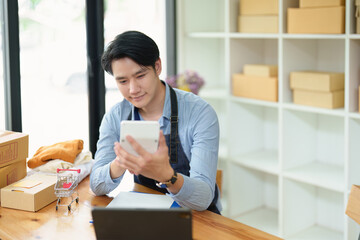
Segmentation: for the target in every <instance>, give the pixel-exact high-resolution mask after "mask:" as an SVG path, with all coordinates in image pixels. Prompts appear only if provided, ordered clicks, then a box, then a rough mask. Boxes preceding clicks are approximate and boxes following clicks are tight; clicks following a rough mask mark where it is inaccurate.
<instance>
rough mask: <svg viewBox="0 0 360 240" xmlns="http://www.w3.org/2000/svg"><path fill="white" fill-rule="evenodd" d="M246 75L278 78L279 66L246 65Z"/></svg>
mask: <svg viewBox="0 0 360 240" xmlns="http://www.w3.org/2000/svg"><path fill="white" fill-rule="evenodd" d="M244 74H245V75H249V76H260V77H277V76H278V67H277V65H262V64H245V65H244Z"/></svg>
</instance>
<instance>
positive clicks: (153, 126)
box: [120, 121, 160, 156]
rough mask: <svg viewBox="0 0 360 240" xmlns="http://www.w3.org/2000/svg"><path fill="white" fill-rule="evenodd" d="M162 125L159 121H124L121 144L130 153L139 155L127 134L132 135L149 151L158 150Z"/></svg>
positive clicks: (122, 123) (121, 130)
mask: <svg viewBox="0 0 360 240" xmlns="http://www.w3.org/2000/svg"><path fill="white" fill-rule="evenodd" d="M159 132H160V125H159V123H158V122H157V121H122V122H121V129H120V145H121V147H122V148H124V149H125V150H126V151H127V152H128V153H130V154H133V155H135V156H138V154H137V153H136V152H135V150H134V149H133V148H132V146H131V144H130V143H129V142H128V141H127V140H126V138H125V137H126V136H128V135H130V136H132V137H133V138H134V139H135V140H136V141H137V142H138V143H139V144H140V145H141V146H142V147H143V148H144V149H145V150H146V151H148V152H149V153H154V152H156V150H157V148H158V143H159Z"/></svg>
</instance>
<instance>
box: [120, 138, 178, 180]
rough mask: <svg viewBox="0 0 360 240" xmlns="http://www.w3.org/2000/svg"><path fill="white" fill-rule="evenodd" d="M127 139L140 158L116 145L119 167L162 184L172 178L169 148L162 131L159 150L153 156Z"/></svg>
mask: <svg viewBox="0 0 360 240" xmlns="http://www.w3.org/2000/svg"><path fill="white" fill-rule="evenodd" d="M126 139H127V140H128V141H129V143H130V144H131V146H132V148H133V149H134V150H135V151H136V152H137V153H138V154H139V156H134V155H132V154H130V153H128V152H126V151H125V150H124V149H123V148H122V147H121V146H120V144H119V143H116V144H115V147H114V150H115V153H116V155H117V157H116V159H115V161H116V164H117V165H118V166H119V167H121V168H123V169H128V170H129V171H130V172H131V173H133V174H135V175H138V174H141V175H143V176H145V177H148V178H152V179H155V180H157V181H160V182H161V181H167V180H169V179H170V178H171V176H172V175H173V172H174V171H173V169H172V167H171V165H170V162H169V155H168V147H167V145H166V141H165V136H164V134H163V133H162V131H160V135H159V147H158V150H157V151H156V152H155V153H153V154H152V153H149V152H147V151H146V150H145V149H144V148H143V147H142V146H141V145H140V144H139V143H138V142H136V140H135V139H134V138H132V137H131V136H127V137H126Z"/></svg>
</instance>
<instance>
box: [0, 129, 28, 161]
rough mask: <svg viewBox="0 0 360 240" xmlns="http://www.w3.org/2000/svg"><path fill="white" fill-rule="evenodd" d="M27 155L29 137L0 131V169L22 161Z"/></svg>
mask: <svg viewBox="0 0 360 240" xmlns="http://www.w3.org/2000/svg"><path fill="white" fill-rule="evenodd" d="M28 153H29V136H28V135H27V134H24V133H18V132H10V131H0V167H4V166H7V165H9V164H11V163H15V162H17V161H21V160H24V159H26V158H27V157H28Z"/></svg>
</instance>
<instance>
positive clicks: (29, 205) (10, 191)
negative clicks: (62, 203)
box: [1, 173, 57, 212]
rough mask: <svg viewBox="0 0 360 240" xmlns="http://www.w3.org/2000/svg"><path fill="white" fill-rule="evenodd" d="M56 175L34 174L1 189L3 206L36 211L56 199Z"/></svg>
mask: <svg viewBox="0 0 360 240" xmlns="http://www.w3.org/2000/svg"><path fill="white" fill-rule="evenodd" d="M56 181H57V178H56V176H55V175H45V174H39V173H38V174H34V175H31V176H29V177H26V178H24V179H22V180H20V181H18V182H16V183H13V184H10V185H9V186H7V187H4V188H2V189H1V206H2V207H7V208H15V209H20V210H25V211H31V212H36V211H38V210H39V209H41V208H43V207H45V206H46V205H48V204H50V203H52V202H53V201H55V200H56V195H55V190H54V186H55V184H56Z"/></svg>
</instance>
